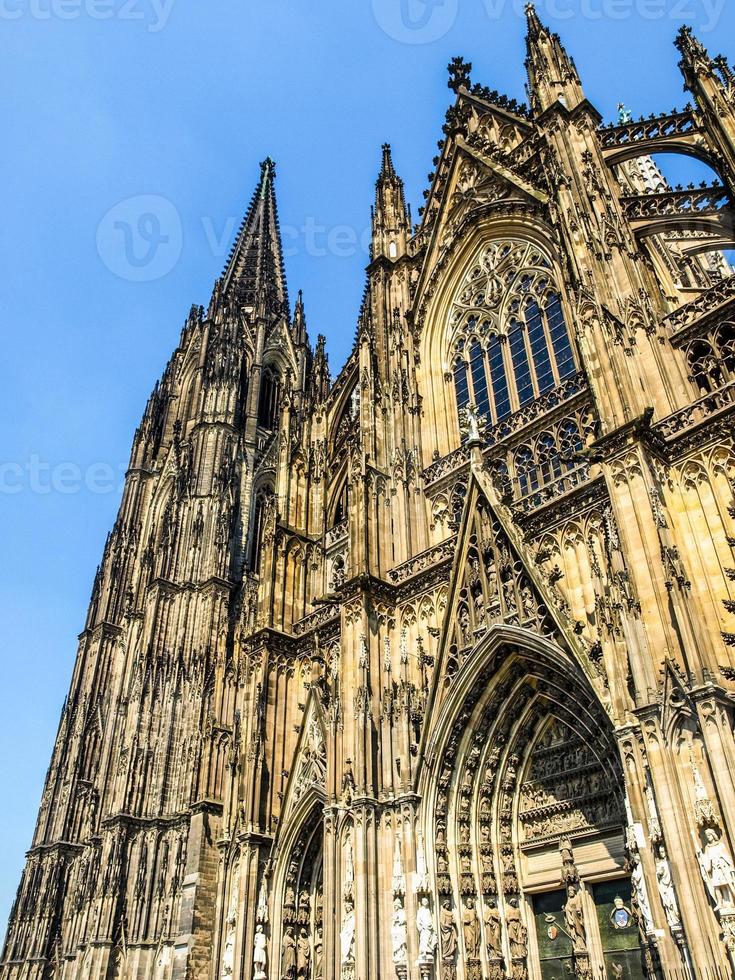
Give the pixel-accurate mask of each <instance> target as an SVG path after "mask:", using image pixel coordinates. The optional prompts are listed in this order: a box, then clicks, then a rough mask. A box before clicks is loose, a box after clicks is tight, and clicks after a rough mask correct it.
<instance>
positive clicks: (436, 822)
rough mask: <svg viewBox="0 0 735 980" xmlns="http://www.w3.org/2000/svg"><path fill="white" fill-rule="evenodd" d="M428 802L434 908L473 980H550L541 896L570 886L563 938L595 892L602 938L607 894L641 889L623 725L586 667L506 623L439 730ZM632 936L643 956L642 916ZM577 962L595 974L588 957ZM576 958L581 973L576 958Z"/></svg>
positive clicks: (489, 640) (448, 705)
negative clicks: (603, 892) (629, 830)
mask: <svg viewBox="0 0 735 980" xmlns="http://www.w3.org/2000/svg"><path fill="white" fill-rule="evenodd" d="M549 760H550V761H549ZM559 760H561V761H559ZM419 792H420V794H421V796H422V798H423V800H424V809H423V827H422V830H423V833H424V836H425V838H426V839H427V840H434V841H435V842H436V846H435V848H434V849H433V850H432V851H430V853H429V859H430V868H429V878H430V882H431V891H432V892H433V900H434V907H435V909H437V911H439V910H440V909H442V910H443V911H442V912H441V914H442V915H444V916H447V917H448V916H449V915H450V913H451V914H453V915H454V918H455V922H456V924H457V927H458V931H459V940H458V953H457V962H456V968H457V976H458V978H459V980H473V978H474V977H480V976H490V977H500V976H502V975H504V974H507V975H509V976H512V977H517V978H519V980H520V978H525V977H528V976H529V975H530V976H538V975H540V968H541V965H540V948H539V939H538V937H537V935H536V933H537V929H536V922H537V917H538V914H539V913H538V911H537V905H536V904H535V903H537V899H538V901H539V902H540V901H541V899H540V898H538V896H541V895H543V896H546V895H547V894H549V895H552V897H553V896H558V894H560V893H561V892H562V890H563V889H564V888H566V889H567V893H566V895H565V896H564V902H563V903H562V904H558V909H557V913H556V914H557V919H558V925H559V926H560V927H563V926H564V919H563V916H562V917H561V918H560V916H561V910H562V905H563V904H566V903H568V902H572V903H573V902H574V901H577V899H576V897H575V896H576V892H577V889H578V888H579V887H580V881H581V882H582V883H583V885H582V894H583V900H584V908H585V912H584V919H585V923H586V927H587V929H588V930H590V933H592V932H594V929H595V928H596V927H595V925H594V918H595V905H594V902H595V895H596V894H597V891H596V890H597V888H598V885H601V883H602V882H603V881H605V880H609V879H613V880H618V879H619V880H620V890H621V894H622V895H624V896H626V895H627V893H626V888H627V889H628V891H629V888H630V886H629V884H628V883H627V882H626V880H625V878H626V875H625V870H624V824H625V810H624V802H623V801H624V783H623V774H622V769H621V765H620V759H619V753H618V751H617V746H616V742H615V739H614V736H613V731H612V726H611V724H610V721H609V719H608V716H607V714H606V712H605V710H604V707H603V705H602V703H601V702H600V700H599V699H598V697H597V695H596V694H595V692H594V690H593V688H592V686H591V684H590V682H589V679H588V678H587V676H586V674H585V672H584V671H583V669H582V668H581V666H580V665H579V664H578V663H577V662H576V661H575V659H574V658H573V657H572V656H571V655H570V654H568V653H566V652H565V651H564V650H563V649H562V648H561V647H560V646H559V645H558V644H557V643H556V642H555V641H553V640H551V639H549V638H547V637H542V636H540V635H538V634H536V633H533V632H531V631H529V630H526V629H521V628H518V627H514V626H508V625H495V626H493V627H492V628H491V629H490V630H489V632H488V633H487V634H486V635H485V636H484V637H483V638H482V639H481V640H480V641H479V642H478V644H477V645H476V647H475V649H474V651H473V655H472V657H470V658H467V659H465V661H464V662H463V663H462V665H461V667H460V669H459V670H458V672H457V674H456V676H455V678H454V681H453V684H452V686H451V688H450V690H449V692H448V694H447V696H446V698H445V700H444V701H443V703H442V704H441V707H440V710H439V712H438V714H437V717H436V720H435V723H434V725H433V726H432V730H431V734H430V736H429V739H428V741H427V744H426V755H425V764H424V766H423V767H422V770H421V772H420V774H419ZM567 852H568V853H567ZM572 889H574V891H572ZM545 900H546V899H544V901H545ZM555 900H556V899H555ZM626 900H627V899H626ZM447 903H448V905H447ZM628 904H629V902H628ZM542 905H543V903H542ZM475 919H476V920H477V921H476V922H474V920H475ZM473 922H474V925H473ZM475 928H476V929H477V930H478V931H479V935H480V936H481V937H482V941H481V943H480V944H479V949H475V948H474V935H475V933H474V931H473V930H474V929H475ZM630 929H631V932H630V938H631V949H630V956H631V957H635V956H637V953H636V951H635V950H636V947H637V942H638V933H637V929H636V930H634V929H633V923H632V918H631V923H630ZM557 934H560V933H559V932H558V929H557ZM541 939H542V943H543V937H541ZM588 945H589V946H593V945H594V943H589V944H588ZM547 946H548V944H547ZM547 954H548V949H547V948H544V955H547ZM574 955H575V957H576V959H577V961H578V962H579V963H581V961H582V960H583V959H584V958H585V957H586V958H587V965H589V957H590V952H589V949H588V948H587V947H586V946H585V947H584V948H582V946H581V945H580V947H579V948H578V949H577V950H576V952H575V954H574ZM626 955H628V953H626ZM563 958H564V957H562V959H563ZM566 958H567V959H568V961H569V965H570V966H571V965H572V953H571V949H570V950H569V951H568V955H567V956H566ZM599 965H601V964H599Z"/></svg>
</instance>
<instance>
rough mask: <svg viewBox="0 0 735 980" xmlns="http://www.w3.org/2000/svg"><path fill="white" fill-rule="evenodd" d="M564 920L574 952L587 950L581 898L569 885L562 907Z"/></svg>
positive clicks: (572, 886)
mask: <svg viewBox="0 0 735 980" xmlns="http://www.w3.org/2000/svg"><path fill="white" fill-rule="evenodd" d="M564 918H565V920H566V923H567V931H568V932H569V936H570V937H571V940H572V945H573V947H574V952H575V953H580V952H585V951H586V949H587V935H586V933H585V929H584V912H583V911H582V896H581V895H580V894H579V892H578V891H577V889H576V888H575V887H574V885H570V886H569V888H568V890H567V904H566V905H565V906H564Z"/></svg>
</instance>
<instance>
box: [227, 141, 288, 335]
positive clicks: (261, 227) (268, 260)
mask: <svg viewBox="0 0 735 980" xmlns="http://www.w3.org/2000/svg"><path fill="white" fill-rule="evenodd" d="M275 175H276V165H275V163H274V162H273V160H272V159H271V158H270V157H266V159H265V160H264V161H263V162H262V163H261V165H260V180H259V182H258V186H257V187H256V188H255V193H254V194H253V196H252V198H251V200H250V205H249V207H248V211H247V214H246V215H245V218H244V219H243V222H242V224H241V225H240V230H239V231H238V234H237V239H236V240H235V244H234V245H233V247H232V251H231V252H230V257H229V259H228V261H227V266H226V267H225V270H224V273H223V276H222V285H223V289H224V292H225V294H230V295H231V296H232V297H233V298H234V299H235V300H236V301H237V303H238V304H239V305H240V306H243V307H246V308H247V307H250V308H252V309H254V310H255V309H258V310H259V311H262V312H263V313H266V314H270V315H279V314H285V315H286V316H288V309H289V307H288V290H287V288H286V275H285V271H284V266H283V247H282V245H281V232H280V228H279V225H278V207H277V205H276V194H275V186H274V184H275Z"/></svg>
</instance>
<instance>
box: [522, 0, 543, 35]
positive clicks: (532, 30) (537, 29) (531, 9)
mask: <svg viewBox="0 0 735 980" xmlns="http://www.w3.org/2000/svg"><path fill="white" fill-rule="evenodd" d="M526 20H527V21H528V34H529V37H537V36H538V35H539V34H540V33H541V31H542V30H543V29H544V28H543V24H542V23H541V21H540V19H539V16H538V14H537V13H536V7H535V5H534V4H533V3H527V4H526Z"/></svg>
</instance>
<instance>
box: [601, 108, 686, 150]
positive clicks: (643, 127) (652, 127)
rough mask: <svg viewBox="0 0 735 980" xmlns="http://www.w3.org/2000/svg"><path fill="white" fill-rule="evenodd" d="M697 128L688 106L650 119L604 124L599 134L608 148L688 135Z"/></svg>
mask: <svg viewBox="0 0 735 980" xmlns="http://www.w3.org/2000/svg"><path fill="white" fill-rule="evenodd" d="M696 129H697V123H696V120H695V119H694V116H693V115H692V107H691V106H687V107H686V108H685V109H684V110H683V111H680V112H677V111H675V112H670V113H666V114H664V115H662V116H649V118H648V119H644V118H641V119H638V120H635V121H633V120H631V122H629V123H618V124H616V125H613V126H603V127H601V128H600V130H599V136H600V140H601V142H602V146H603V148H604V149H608V148H609V147H617V146H625V145H626V144H628V143H643V142H649V141H651V140H660V139H666V138H670V137H672V136H686V135H687V134H688V133H691V132H693V131H695V130H696Z"/></svg>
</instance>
